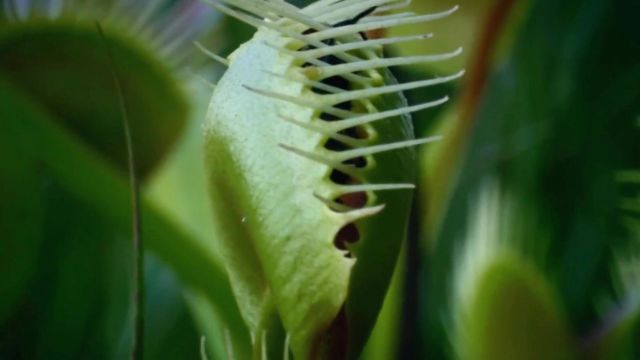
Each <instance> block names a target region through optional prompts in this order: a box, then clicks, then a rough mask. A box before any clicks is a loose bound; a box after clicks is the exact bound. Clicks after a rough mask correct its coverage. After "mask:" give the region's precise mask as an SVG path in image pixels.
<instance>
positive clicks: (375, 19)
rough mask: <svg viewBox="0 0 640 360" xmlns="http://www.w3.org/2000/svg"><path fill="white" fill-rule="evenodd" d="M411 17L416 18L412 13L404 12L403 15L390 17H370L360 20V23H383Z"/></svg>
mask: <svg viewBox="0 0 640 360" xmlns="http://www.w3.org/2000/svg"><path fill="white" fill-rule="evenodd" d="M412 16H418V15H417V14H416V13H414V12H404V13H399V14H392V15H377V16H371V17H367V18H364V19H362V20H360V21H359V22H360V23H370V22H372V21H383V20H391V19H400V18H408V17H412Z"/></svg>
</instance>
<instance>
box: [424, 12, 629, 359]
mask: <svg viewBox="0 0 640 360" xmlns="http://www.w3.org/2000/svg"><path fill="white" fill-rule="evenodd" d="M531 5H532V8H531V11H530V12H529V13H528V15H527V19H526V20H525V22H524V25H523V28H522V31H521V32H520V34H519V35H518V36H517V38H516V40H515V45H514V48H513V50H512V52H511V54H510V55H509V57H508V61H507V63H506V65H505V66H504V67H503V68H501V69H500V70H499V71H498V72H497V73H496V74H495V76H494V77H493V78H492V80H491V83H490V85H489V88H488V90H487V92H486V94H485V99H484V102H483V105H482V107H481V109H480V112H479V113H478V115H477V116H478V118H477V127H476V129H475V133H474V135H473V138H472V139H471V143H470V147H469V151H468V154H467V159H466V160H465V163H464V167H463V170H462V173H461V177H460V179H461V181H460V185H459V186H458V188H457V189H456V191H455V193H454V195H453V198H452V201H451V207H450V209H449V211H448V213H447V214H446V219H445V221H444V224H443V227H442V231H441V233H440V234H439V236H438V238H439V240H438V245H437V249H436V252H435V254H434V255H433V256H432V258H431V259H432V261H433V262H432V266H430V268H429V269H428V271H429V276H428V277H429V279H430V282H429V285H428V289H427V290H425V291H427V293H429V294H431V295H432V296H433V298H432V302H431V305H430V306H429V307H428V308H427V310H426V312H427V314H428V315H427V318H428V319H430V320H429V322H428V324H429V325H428V327H427V328H426V329H425V331H428V332H429V334H428V335H427V338H428V339H430V342H429V346H430V347H429V350H430V351H433V352H434V353H436V354H437V353H443V352H445V351H446V346H443V345H444V344H446V334H445V330H444V328H443V327H442V315H441V314H442V311H443V309H447V300H446V297H445V296H443V294H446V289H447V286H448V285H447V284H448V283H449V282H450V279H451V273H452V270H453V268H454V262H453V259H454V258H455V255H456V252H455V249H456V247H457V246H459V245H460V242H461V240H460V239H463V238H464V237H463V235H464V233H465V231H466V230H465V229H466V224H467V223H468V215H467V208H468V204H469V196H470V195H471V194H474V193H475V192H476V191H477V189H478V182H477V179H479V178H482V177H485V176H489V175H490V176H493V177H496V178H498V179H499V181H500V183H502V184H504V185H505V186H506V187H508V188H509V189H512V191H513V193H514V197H515V198H517V199H518V201H520V202H521V203H522V204H523V205H525V206H524V211H523V212H521V213H517V214H516V216H518V217H520V218H521V219H520V220H519V221H520V222H523V223H525V224H528V229H531V231H529V233H528V234H526V236H525V237H524V238H523V239H521V241H522V242H523V244H524V247H525V248H527V249H529V250H531V253H530V254H529V255H530V258H531V259H532V260H533V261H534V262H535V263H537V264H540V265H541V269H542V270H543V273H545V275H547V276H548V277H549V278H550V279H551V280H552V281H551V283H552V284H553V286H554V287H556V288H557V289H558V292H559V293H560V295H561V297H560V298H561V299H562V300H563V307H564V309H566V311H567V312H568V315H569V317H570V320H571V322H572V327H573V329H574V331H577V332H578V333H584V332H586V331H587V329H589V328H590V327H591V326H592V324H593V323H594V322H595V321H596V319H597V315H596V313H595V309H594V307H593V302H594V300H595V299H596V298H597V297H598V296H599V295H602V294H603V293H608V292H610V290H611V288H610V286H611V285H610V283H611V282H610V277H609V276H608V274H609V272H608V268H609V264H610V263H611V262H612V261H613V260H614V257H613V250H614V249H615V248H617V247H619V246H622V245H624V244H625V243H627V242H628V241H629V239H630V235H629V232H628V231H626V230H625V229H624V228H622V227H621V226H620V224H619V219H618V215H617V210H616V209H617V207H618V206H619V195H620V194H619V193H618V185H617V184H616V181H615V174H616V172H617V171H619V170H621V169H627V168H637V166H638V162H639V161H640V158H638V156H637V154H639V153H640V149H639V146H640V144H639V142H638V141H637V132H636V131H634V126H635V125H634V124H633V123H634V119H636V118H637V116H638V114H640V85H639V84H640V63H638V61H637V59H638V58H640V33H639V32H638V31H635V30H634V29H633V24H634V23H635V20H634V16H633V15H632V14H635V13H637V12H638V11H640V3H633V4H631V3H629V2H625V1H608V2H605V1H597V0H590V1H577V0H574V1H563V2H555V1H551V0H538V1H534V2H532V4H531ZM540 19H545V20H544V21H540ZM545 239H548V240H545Z"/></svg>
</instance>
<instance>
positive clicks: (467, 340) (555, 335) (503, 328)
mask: <svg viewBox="0 0 640 360" xmlns="http://www.w3.org/2000/svg"><path fill="white" fill-rule="evenodd" d="M478 270H479V271H478V273H477V274H476V276H475V279H474V282H473V283H466V285H468V286H469V287H471V288H470V289H466V291H467V292H466V293H465V294H466V295H468V296H469V297H468V298H466V299H460V301H463V302H464V303H465V305H464V306H463V308H458V309H456V310H457V311H456V313H455V314H454V316H456V317H457V318H458V323H457V324H456V326H457V331H456V335H457V336H456V340H455V342H454V346H455V348H456V351H457V352H458V354H459V356H460V357H461V358H462V359H473V360H501V359H504V360H508V359H523V360H525V359H532V360H533V359H572V358H574V356H575V353H574V350H573V344H572V341H571V338H570V336H569V333H568V328H567V326H566V324H565V321H564V319H563V318H562V316H561V315H560V312H559V311H558V303H557V302H556V300H555V298H554V296H553V295H552V291H551V289H550V287H549V285H548V284H547V282H546V281H545V279H544V278H543V277H542V276H541V275H540V274H539V273H538V272H537V271H535V269H534V268H532V267H531V266H529V265H528V264H526V260H523V259H522V258H519V257H514V256H509V255H497V256H495V258H493V259H492V260H490V261H489V262H487V264H486V265H485V266H484V267H483V268H481V269H478Z"/></svg>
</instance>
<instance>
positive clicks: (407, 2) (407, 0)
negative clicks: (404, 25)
mask: <svg viewBox="0 0 640 360" xmlns="http://www.w3.org/2000/svg"><path fill="white" fill-rule="evenodd" d="M409 5H411V0H404V1H402V2H398V3H397V4H391V5H386V6H380V7H379V8H378V10H376V12H375V13H374V14H377V13H383V12H387V11H391V10H397V9H404V8H406V7H407V6H409Z"/></svg>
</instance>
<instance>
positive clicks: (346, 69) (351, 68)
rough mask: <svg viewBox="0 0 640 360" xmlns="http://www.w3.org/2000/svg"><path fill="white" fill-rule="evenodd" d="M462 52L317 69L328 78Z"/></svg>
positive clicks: (456, 51) (420, 61) (439, 59)
mask: <svg viewBox="0 0 640 360" xmlns="http://www.w3.org/2000/svg"><path fill="white" fill-rule="evenodd" d="M460 54H462V48H461V47H460V48H457V49H456V50H454V51H452V52H449V53H445V54H438V55H422V56H402V57H395V58H378V59H372V60H364V61H358V62H352V63H349V64H339V65H330V66H322V67H319V68H317V70H318V73H319V78H320V79H326V78H329V77H332V76H338V75H345V74H349V73H354V72H357V71H363V70H371V69H381V68H388V67H393V66H400V65H412V64H420V63H429V62H436V61H443V60H448V59H451V58H454V57H456V56H458V55H460Z"/></svg>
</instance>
